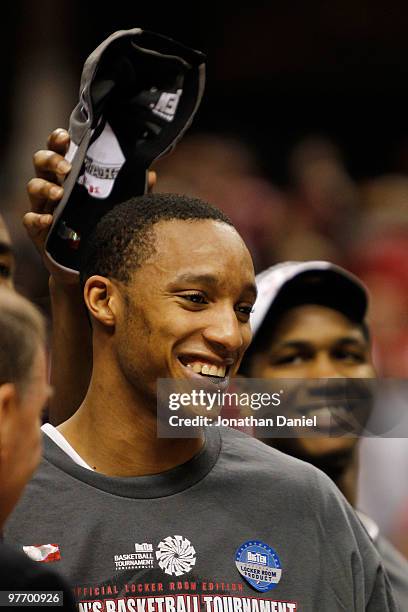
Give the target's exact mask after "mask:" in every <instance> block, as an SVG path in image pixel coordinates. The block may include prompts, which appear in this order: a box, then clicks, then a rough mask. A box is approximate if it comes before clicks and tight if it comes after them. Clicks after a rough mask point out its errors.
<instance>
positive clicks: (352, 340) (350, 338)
mask: <svg viewBox="0 0 408 612" xmlns="http://www.w3.org/2000/svg"><path fill="white" fill-rule="evenodd" d="M337 344H366V339H365V338H364V336H363V335H362V337H361V338H360V337H359V338H354V337H353V336H344V337H343V338H339V339H338V340H337Z"/></svg>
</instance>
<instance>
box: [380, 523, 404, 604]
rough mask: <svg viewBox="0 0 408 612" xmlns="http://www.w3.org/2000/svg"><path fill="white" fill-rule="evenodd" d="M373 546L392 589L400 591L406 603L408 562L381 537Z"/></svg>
mask: <svg viewBox="0 0 408 612" xmlns="http://www.w3.org/2000/svg"><path fill="white" fill-rule="evenodd" d="M375 545H376V547H377V550H378V552H379V553H380V556H381V559H382V561H383V564H384V567H385V569H386V571H387V574H388V576H389V578H390V581H391V585H392V587H393V588H394V589H395V590H396V591H397V590H402V591H403V593H404V596H405V598H407V601H408V560H407V559H406V558H405V557H403V556H402V555H401V553H400V552H399V551H398V550H397V549H396V548H395V547H394V546H393V545H392V544H391V542H390V541H389V540H387V539H386V538H384V537H383V536H381V535H379V536H378V538H377V540H376V542H375Z"/></svg>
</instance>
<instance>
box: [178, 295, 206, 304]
mask: <svg viewBox="0 0 408 612" xmlns="http://www.w3.org/2000/svg"><path fill="white" fill-rule="evenodd" d="M180 297H182V298H183V299H185V300H188V301H189V302H193V303H194V304H208V302H207V300H206V299H205V297H204V296H203V295H201V293H184V294H183V295H181V296H180Z"/></svg>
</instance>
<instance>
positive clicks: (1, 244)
mask: <svg viewBox="0 0 408 612" xmlns="http://www.w3.org/2000/svg"><path fill="white" fill-rule="evenodd" d="M13 272H14V256H13V253H12V250H11V239H10V234H9V233H8V230H7V227H6V225H5V223H4V221H3V218H2V216H1V215H0V285H5V286H8V287H10V288H11V287H12V286H13Z"/></svg>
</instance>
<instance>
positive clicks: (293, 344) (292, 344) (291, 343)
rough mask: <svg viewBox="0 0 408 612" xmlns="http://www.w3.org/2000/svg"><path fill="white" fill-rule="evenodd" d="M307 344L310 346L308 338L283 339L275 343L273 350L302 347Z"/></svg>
mask: <svg viewBox="0 0 408 612" xmlns="http://www.w3.org/2000/svg"><path fill="white" fill-rule="evenodd" d="M309 346H311V342H309V340H283V341H282V342H277V343H276V345H275V346H274V350H276V349H285V348H293V349H304V348H307V347H309Z"/></svg>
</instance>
